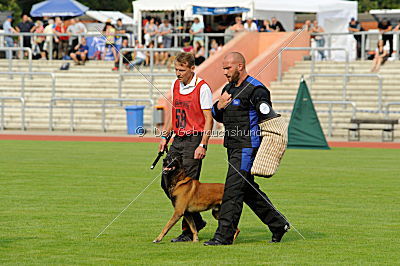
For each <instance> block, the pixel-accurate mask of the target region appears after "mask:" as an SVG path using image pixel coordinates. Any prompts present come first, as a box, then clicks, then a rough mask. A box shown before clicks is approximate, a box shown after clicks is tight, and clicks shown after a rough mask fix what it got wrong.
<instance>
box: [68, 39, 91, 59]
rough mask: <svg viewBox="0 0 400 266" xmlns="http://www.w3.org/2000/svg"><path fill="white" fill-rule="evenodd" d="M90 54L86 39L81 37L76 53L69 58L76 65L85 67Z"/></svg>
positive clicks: (75, 48)
mask: <svg viewBox="0 0 400 266" xmlns="http://www.w3.org/2000/svg"><path fill="white" fill-rule="evenodd" d="M88 52H89V47H88V46H87V44H86V38H85V37H83V36H82V37H81V41H80V43H78V44H77V45H76V46H75V47H74V52H72V53H70V54H69V56H70V57H71V58H72V60H74V62H75V64H76V65H84V64H85V61H86V59H87V55H88Z"/></svg>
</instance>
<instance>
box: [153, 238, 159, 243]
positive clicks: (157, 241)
mask: <svg viewBox="0 0 400 266" xmlns="http://www.w3.org/2000/svg"><path fill="white" fill-rule="evenodd" d="M160 242H161V240H159V239H154V240H153V243H160Z"/></svg>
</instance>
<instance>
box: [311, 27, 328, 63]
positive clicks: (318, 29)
mask: <svg viewBox="0 0 400 266" xmlns="http://www.w3.org/2000/svg"><path fill="white" fill-rule="evenodd" d="M323 32H325V30H324V28H322V27H321V26H319V25H318V21H317V20H314V23H313V27H312V29H311V33H323ZM314 40H315V41H316V43H317V47H324V46H325V38H324V36H321V35H316V36H315V37H314ZM318 53H319V54H320V55H321V60H325V51H323V50H320V51H318Z"/></svg>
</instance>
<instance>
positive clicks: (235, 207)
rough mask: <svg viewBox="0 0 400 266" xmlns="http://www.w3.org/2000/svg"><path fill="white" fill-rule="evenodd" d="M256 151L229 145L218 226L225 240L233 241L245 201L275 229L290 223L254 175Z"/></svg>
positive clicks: (220, 234) (222, 239) (219, 238)
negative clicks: (251, 172)
mask: <svg viewBox="0 0 400 266" xmlns="http://www.w3.org/2000/svg"><path fill="white" fill-rule="evenodd" d="M256 153H257V149H253V148H243V149H228V160H229V163H230V165H229V168H228V173H227V177H226V181H225V191H224V197H223V198H222V205H221V212H220V218H219V220H218V229H217V231H216V233H215V236H214V238H216V239H218V240H220V241H222V242H225V243H232V241H233V236H234V234H235V232H236V228H237V226H238V224H239V220H240V215H241V213H242V209H243V202H245V203H246V204H247V205H248V206H249V207H250V209H251V210H252V211H253V212H254V213H255V214H256V215H257V216H258V218H260V220H261V221H262V222H263V223H264V224H266V225H268V227H269V229H270V230H271V232H274V231H276V230H277V229H278V228H281V227H283V226H284V225H285V224H287V222H286V220H285V218H284V216H283V215H282V214H281V213H280V212H278V211H277V210H276V209H275V207H274V206H273V205H272V203H271V201H270V200H269V199H268V197H267V195H265V193H264V192H262V191H261V190H260V188H259V186H258V184H257V183H256V182H255V181H254V176H252V175H251V174H250V169H251V166H252V164H253V160H254V157H255V155H256ZM245 178H246V180H247V181H248V182H247V181H246V180H245ZM249 183H250V184H251V185H250V184H249Z"/></svg>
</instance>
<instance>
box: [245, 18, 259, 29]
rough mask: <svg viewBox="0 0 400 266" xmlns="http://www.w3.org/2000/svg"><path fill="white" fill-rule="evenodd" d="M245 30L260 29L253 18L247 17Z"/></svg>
mask: <svg viewBox="0 0 400 266" xmlns="http://www.w3.org/2000/svg"><path fill="white" fill-rule="evenodd" d="M244 30H245V31H258V28H257V24H256V23H255V22H253V19H252V18H247V19H246V23H245V24H244Z"/></svg>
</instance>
